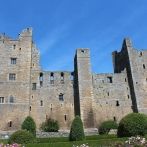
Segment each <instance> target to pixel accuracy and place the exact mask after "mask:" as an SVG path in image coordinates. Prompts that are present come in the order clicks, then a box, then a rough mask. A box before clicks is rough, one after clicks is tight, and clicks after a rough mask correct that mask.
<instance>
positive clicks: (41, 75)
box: [39, 73, 43, 87]
mask: <svg viewBox="0 0 147 147" xmlns="http://www.w3.org/2000/svg"><path fill="white" fill-rule="evenodd" d="M39 80H40V87H42V86H43V73H40V77H39Z"/></svg>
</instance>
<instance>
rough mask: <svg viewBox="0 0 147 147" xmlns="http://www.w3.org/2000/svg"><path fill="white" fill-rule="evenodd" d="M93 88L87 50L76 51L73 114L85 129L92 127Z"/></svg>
mask: <svg viewBox="0 0 147 147" xmlns="http://www.w3.org/2000/svg"><path fill="white" fill-rule="evenodd" d="M92 102H93V86H92V74H91V65H90V51H89V49H77V52H76V56H75V114H76V115H80V116H81V119H82V121H83V123H84V126H85V127H86V128H90V127H93V126H94V118H93V117H94V116H93V108H92Z"/></svg>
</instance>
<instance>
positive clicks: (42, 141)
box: [26, 135, 126, 147]
mask: <svg viewBox="0 0 147 147" xmlns="http://www.w3.org/2000/svg"><path fill="white" fill-rule="evenodd" d="M124 140H126V138H117V137H116V136H115V135H94V136H86V138H85V140H84V141H76V142H75V141H73V142H69V141H68V138H67V137H60V138H38V139H37V143H32V144H27V145H26V147H72V146H73V145H81V144H86V143H88V145H89V146H90V147H100V146H109V145H110V144H112V143H116V142H122V141H124Z"/></svg>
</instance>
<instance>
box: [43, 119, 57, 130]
mask: <svg viewBox="0 0 147 147" xmlns="http://www.w3.org/2000/svg"><path fill="white" fill-rule="evenodd" d="M41 129H42V130H43V131H45V132H58V130H59V124H58V121H56V120H53V119H51V118H49V119H47V120H46V121H45V122H43V123H42V124H41Z"/></svg>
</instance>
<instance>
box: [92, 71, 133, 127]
mask: <svg viewBox="0 0 147 147" xmlns="http://www.w3.org/2000/svg"><path fill="white" fill-rule="evenodd" d="M93 87H94V100H95V116H96V117H95V121H96V124H97V125H99V124H100V123H101V122H103V121H105V120H110V119H111V120H115V121H119V120H120V119H121V118H122V117H123V116H125V115H126V114H128V113H131V112H132V101H131V96H130V88H129V85H128V80H127V74H126V71H123V72H122V73H118V74H116V73H115V74H93Z"/></svg>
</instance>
